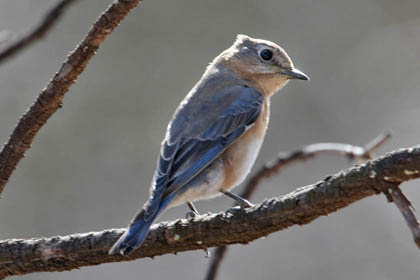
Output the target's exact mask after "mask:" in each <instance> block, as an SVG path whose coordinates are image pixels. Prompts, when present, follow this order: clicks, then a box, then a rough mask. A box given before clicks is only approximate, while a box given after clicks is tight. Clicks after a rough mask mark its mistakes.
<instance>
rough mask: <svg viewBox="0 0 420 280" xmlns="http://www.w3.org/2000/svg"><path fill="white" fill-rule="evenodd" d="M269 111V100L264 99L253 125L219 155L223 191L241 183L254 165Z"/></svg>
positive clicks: (265, 128)
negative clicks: (222, 168) (221, 162)
mask: <svg viewBox="0 0 420 280" xmlns="http://www.w3.org/2000/svg"><path fill="white" fill-rule="evenodd" d="M269 109H270V104H269V99H268V98H265V100H264V105H263V110H262V111H261V114H260V116H259V118H258V119H257V121H256V122H255V124H254V125H253V126H252V127H251V128H250V129H248V130H247V131H246V132H245V133H244V135H242V136H241V137H240V138H239V139H238V140H236V141H235V143H233V144H232V146H231V147H230V148H229V149H227V150H226V151H225V152H224V153H223V154H222V155H221V158H222V160H223V163H224V181H223V184H222V189H223V190H229V189H232V188H233V187H235V186H237V185H239V184H240V183H242V182H243V180H244V179H245V178H246V176H247V175H248V173H249V171H250V170H251V168H252V166H253V165H254V162H255V159H256V158H257V155H258V153H259V151H260V148H261V145H262V142H263V140H264V136H265V132H266V130H267V125H268V120H269V115H270V110H269Z"/></svg>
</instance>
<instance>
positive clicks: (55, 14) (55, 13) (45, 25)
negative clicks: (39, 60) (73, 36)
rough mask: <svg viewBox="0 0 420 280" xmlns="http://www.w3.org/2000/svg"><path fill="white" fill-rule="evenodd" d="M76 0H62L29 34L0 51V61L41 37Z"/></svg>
mask: <svg viewBox="0 0 420 280" xmlns="http://www.w3.org/2000/svg"><path fill="white" fill-rule="evenodd" d="M75 1H76V0H61V1H60V2H58V3H57V4H56V5H55V6H54V7H53V8H52V9H51V10H50V11H49V12H48V13H47V14H46V15H45V16H44V18H43V19H42V21H41V22H40V24H39V25H38V26H37V27H35V28H34V29H33V30H32V31H31V32H29V33H28V34H27V35H25V36H23V37H22V38H20V39H19V40H18V41H16V42H14V43H12V44H11V45H10V46H7V47H6V48H5V49H4V50H1V51H0V63H2V62H4V61H5V60H6V59H8V58H10V57H12V56H13V55H15V54H17V53H18V52H20V51H22V50H23V49H24V48H26V47H28V46H29V45H31V44H32V43H35V42H36V41H38V40H39V39H41V38H42V37H43V36H44V35H45V34H46V33H47V32H48V31H50V30H51V28H52V27H53V25H54V24H55V23H56V22H57V21H58V19H59V18H60V16H61V15H62V13H63V12H64V10H65V9H66V8H67V7H68V6H69V5H70V4H71V3H73V2H75Z"/></svg>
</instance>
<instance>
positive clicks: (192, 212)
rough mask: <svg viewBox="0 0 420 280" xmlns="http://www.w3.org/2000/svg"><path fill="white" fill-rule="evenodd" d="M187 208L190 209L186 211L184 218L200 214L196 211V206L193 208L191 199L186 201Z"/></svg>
mask: <svg viewBox="0 0 420 280" xmlns="http://www.w3.org/2000/svg"><path fill="white" fill-rule="evenodd" d="M187 205H188V208H190V210H191V211H188V212H187V214H186V215H185V216H186V218H187V219H188V218H194V217H196V216H200V213H198V210H197V208H195V206H194V204H193V203H192V202H191V201H187Z"/></svg>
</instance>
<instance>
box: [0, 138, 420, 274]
mask: <svg viewBox="0 0 420 280" xmlns="http://www.w3.org/2000/svg"><path fill="white" fill-rule="evenodd" d="M419 166H420V146H417V147H414V148H411V149H401V150H397V151H394V152H392V153H389V154H387V155H385V156H383V157H381V158H378V159H376V160H373V161H369V162H367V163H365V164H361V165H356V166H353V167H352V168H350V169H348V170H345V171H341V172H339V173H337V174H336V175H333V176H328V177H327V178H325V179H324V180H322V181H320V182H318V183H316V184H313V185H309V186H305V187H301V188H298V189H296V190H295V191H293V192H291V193H289V194H287V195H284V196H281V197H277V198H271V199H266V200H264V201H263V202H262V203H260V204H257V205H255V206H254V207H250V208H246V209H241V208H239V207H236V208H231V209H229V210H228V211H226V212H221V213H217V214H209V215H201V216H197V217H194V218H193V219H180V220H175V221H170V222H161V223H159V224H157V225H154V226H153V227H152V229H151V231H150V233H149V235H148V237H147V238H146V241H145V243H144V244H143V245H142V247H141V248H140V249H138V250H136V251H135V252H133V254H132V255H129V256H127V257H123V256H121V255H118V254H117V255H112V256H111V255H109V254H108V251H109V249H110V247H111V246H112V245H113V244H114V242H115V241H116V240H117V239H118V238H119V236H120V235H121V234H122V233H123V232H124V229H113V230H104V231H102V232H96V233H85V234H73V235H68V236H56V237H52V238H40V239H26V240H23V239H20V240H17V239H11V240H4V241H0V278H2V277H7V276H12V275H23V274H28V273H33V272H41V271H63V270H71V269H76V268H79V267H82V266H92V265H97V264H101V263H109V262H120V261H129V260H134V259H138V258H146V257H154V256H159V255H163V254H175V253H177V252H183V251H188V250H203V249H206V248H210V247H215V246H221V245H229V244H246V243H249V242H251V241H253V240H255V239H258V238H262V237H266V236H267V235H269V234H270V233H273V232H276V231H280V230H283V229H286V228H288V227H291V226H294V225H304V224H308V223H310V222H312V221H313V220H315V219H317V218H319V217H321V216H327V215H329V214H331V213H333V212H335V211H338V210H339V209H342V208H345V207H347V206H348V205H350V204H352V203H354V202H356V201H358V200H361V199H363V198H365V197H368V196H372V195H375V194H378V192H379V193H380V192H384V191H387V190H389V188H393V187H395V186H398V185H400V184H401V183H402V182H405V181H408V180H411V179H417V178H420V173H416V172H404V171H406V170H416V168H418V167H419ZM373 174H374V175H375V176H372V175H373ZM384 178H392V181H388V180H385V179H384Z"/></svg>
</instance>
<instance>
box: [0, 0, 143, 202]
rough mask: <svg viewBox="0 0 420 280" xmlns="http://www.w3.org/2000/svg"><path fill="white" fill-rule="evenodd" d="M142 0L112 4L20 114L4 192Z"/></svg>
mask: <svg viewBox="0 0 420 280" xmlns="http://www.w3.org/2000/svg"><path fill="white" fill-rule="evenodd" d="M139 2H140V0H118V1H116V2H115V3H113V4H112V5H110V6H109V7H108V8H107V10H106V11H105V12H104V13H103V14H102V15H101V16H100V17H99V18H98V20H97V21H96V22H95V23H94V25H93V26H92V28H91V30H90V31H89V33H88V34H87V35H86V37H85V38H84V39H83V41H82V42H81V43H80V44H79V45H78V46H77V47H76V49H75V50H74V51H73V52H72V53H71V54H70V55H69V56H68V57H67V60H66V61H65V62H64V63H63V65H62V66H61V68H60V70H59V71H58V72H57V73H56V74H55V76H54V77H53V78H52V80H51V81H50V82H49V83H48V85H47V87H46V88H45V89H44V90H42V92H41V93H40V94H39V96H38V98H37V99H36V100H35V102H34V103H33V104H32V105H31V107H30V108H29V109H28V111H27V112H26V113H25V114H24V115H23V116H22V117H21V118H20V120H19V123H18V124H17V126H16V128H15V129H14V130H13V132H12V134H11V135H10V138H9V140H8V141H7V143H6V144H5V145H4V146H3V149H2V151H1V153H0V194H1V193H2V191H3V189H4V186H5V185H6V183H7V181H8V180H9V178H10V176H11V174H12V172H13V170H14V169H15V168H16V165H17V164H18V163H19V161H20V160H21V159H22V157H23V155H24V153H25V151H26V150H28V149H29V148H30V145H31V143H32V141H33V139H34V138H35V136H36V134H37V133H38V131H39V129H40V128H41V127H42V126H43V125H44V124H45V123H46V122H47V120H48V119H49V118H50V117H51V116H52V115H53V114H54V113H55V111H57V109H58V108H60V106H61V102H62V100H63V98H64V95H65V93H66V92H67V91H68V90H69V88H70V86H71V85H72V84H73V83H74V82H75V81H76V80H77V78H78V77H79V75H80V74H81V73H82V72H83V70H84V69H85V67H86V66H87V64H88V62H89V60H90V59H91V58H92V57H93V56H94V55H95V53H96V51H97V50H98V48H99V46H100V45H101V44H102V42H103V41H104V40H105V39H106V37H107V36H108V35H109V34H111V32H112V31H113V30H114V29H115V27H117V26H118V24H119V23H120V22H121V20H123V19H124V17H125V16H126V15H127V14H128V13H129V12H130V11H131V10H132V9H133V8H134V7H136V6H137V5H138V3H139Z"/></svg>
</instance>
